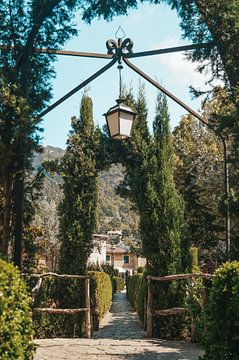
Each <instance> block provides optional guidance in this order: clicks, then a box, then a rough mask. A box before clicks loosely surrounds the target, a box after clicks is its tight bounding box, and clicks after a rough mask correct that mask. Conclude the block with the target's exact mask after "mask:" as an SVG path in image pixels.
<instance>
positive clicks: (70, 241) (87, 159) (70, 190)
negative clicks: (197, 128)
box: [59, 95, 99, 274]
mask: <svg viewBox="0 0 239 360" xmlns="http://www.w3.org/2000/svg"><path fill="white" fill-rule="evenodd" d="M98 143H99V132H98V131H95V130H94V124H93V111H92V101H91V99H90V98H89V97H88V96H86V95H84V96H83V98H82V101H81V108H80V117H79V119H78V118H76V117H73V118H72V131H71V132H70V137H69V139H68V142H67V149H66V153H65V156H64V157H63V160H62V175H63V181H64V183H63V190H64V198H63V201H62V203H61V205H60V239H61V242H62V245H61V250H60V262H59V268H60V271H61V272H63V273H68V274H84V273H85V271H86V265H87V259H88V256H89V255H90V251H91V248H92V233H93V231H94V229H95V226H96V214H97V197H98V195H97V191H98V188H97V187H98V182H97V171H96V151H97V147H98Z"/></svg>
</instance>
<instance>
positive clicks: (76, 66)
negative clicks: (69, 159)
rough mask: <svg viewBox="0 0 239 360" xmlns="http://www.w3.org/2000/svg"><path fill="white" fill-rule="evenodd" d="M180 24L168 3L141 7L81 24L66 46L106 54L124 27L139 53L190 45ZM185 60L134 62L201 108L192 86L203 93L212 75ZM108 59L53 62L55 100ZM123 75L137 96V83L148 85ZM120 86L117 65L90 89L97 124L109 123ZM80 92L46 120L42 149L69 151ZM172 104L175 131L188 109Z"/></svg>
mask: <svg viewBox="0 0 239 360" xmlns="http://www.w3.org/2000/svg"><path fill="white" fill-rule="evenodd" d="M179 21H180V20H179V19H178V17H177V14H176V12H175V11H172V10H171V9H170V8H169V7H168V6H166V5H152V4H151V5H150V4H143V5H140V6H139V7H138V9H136V10H132V11H130V12H129V14H128V16H120V17H115V18H114V19H113V21H111V22H106V21H104V20H94V21H93V22H92V23H91V25H87V24H84V23H83V22H81V21H79V23H78V25H77V26H78V28H79V30H80V32H79V35H78V37H76V38H74V39H72V40H70V41H69V42H68V43H67V44H66V45H65V49H67V50H75V51H87V52H100V53H106V46H105V43H106V41H107V40H108V39H111V38H115V33H116V31H117V29H118V26H119V25H121V26H122V28H123V29H124V32H125V33H126V37H130V38H131V39H132V40H133V42H134V48H133V50H134V51H135V52H138V51H143V50H151V49H159V48H164V47H171V46H180V45H183V44H189V43H190V41H186V40H182V39H181V30H180V27H179ZM184 57H185V56H184V54H183V53H175V54H165V55H158V56H153V57H152V56H151V57H144V58H141V59H132V62H133V63H135V64H136V65H137V66H139V67H140V68H141V69H142V70H143V71H145V72H146V73H148V74H149V75H150V76H151V77H153V78H154V79H157V80H158V81H160V82H161V83H162V84H163V86H165V87H166V88H167V89H168V90H170V91H171V92H172V93H174V94H175V95H176V96H178V97H179V98H180V99H182V100H183V101H184V102H186V103H187V104H188V105H190V106H191V107H193V108H194V109H199V108H200V100H192V98H191V95H190V93H189V85H193V86H194V87H197V88H198V87H199V88H203V89H204V88H205V86H204V82H205V79H206V78H207V76H208V75H207V76H206V75H201V74H199V73H197V72H196V71H195V68H196V65H195V64H191V63H190V62H188V61H186V60H185V59H184ZM107 61H109V60H107V59H88V58H76V57H63V56H61V57H60V56H59V59H58V61H57V62H56V63H55V69H56V73H57V75H56V79H54V80H53V99H52V102H54V101H56V100H57V99H59V98H60V97H61V96H62V95H64V94H65V93H67V92H68V91H69V90H71V89H72V88H74V87H75V86H77V85H78V84H79V83H80V82H81V81H83V80H85V79H86V78H88V77H89V76H90V75H92V74H93V73H94V72H95V71H97V70H98V69H99V68H101V67H102V66H104V64H106V63H107ZM122 77H123V81H124V83H125V84H126V85H127V86H132V87H133V90H134V93H135V94H137V90H138V86H139V82H140V81H141V82H142V83H145V82H144V80H140V79H139V76H138V75H137V74H134V73H133V72H132V71H131V70H130V69H127V68H126V67H124V69H123V70H122ZM145 86H146V98H147V103H148V108H149V117H148V121H149V126H150V127H151V125H152V120H153V116H154V108H155V99H156V96H157V90H156V89H154V88H153V86H152V85H150V84H146V83H145ZM118 87H119V84H118V70H117V65H115V66H114V67H113V68H111V69H110V70H108V71H107V72H106V73H105V74H103V75H101V76H100V77H99V78H97V79H96V80H94V81H93V82H92V83H91V84H90V85H89V87H88V94H89V96H90V97H91V98H92V100H93V104H94V121H95V123H96V124H99V125H100V126H102V125H103V124H104V123H105V119H104V117H103V116H102V114H103V113H104V112H105V111H107V110H108V109H109V108H110V107H111V106H113V105H114V104H115V99H117V97H118V93H119V89H118ZM82 93H83V91H80V92H78V93H77V94H75V95H74V96H72V97H71V98H70V99H68V100H67V101H66V102H65V103H63V104H61V105H59V106H58V107H57V108H56V109H54V110H53V111H52V112H51V113H49V114H48V115H46V116H45V117H44V119H43V122H42V127H43V129H44V133H43V140H42V143H43V145H52V146H58V147H61V148H64V147H65V143H66V140H67V136H68V133H69V130H70V119H71V116H73V115H78V114H79V105H80V100H81V96H82ZM168 104H169V111H170V115H171V128H172V129H173V128H174V127H175V125H177V123H178V121H179V120H180V117H181V116H182V115H183V114H185V111H184V110H183V109H181V108H180V107H179V106H178V105H177V104H174V103H173V102H172V101H171V100H169V101H168Z"/></svg>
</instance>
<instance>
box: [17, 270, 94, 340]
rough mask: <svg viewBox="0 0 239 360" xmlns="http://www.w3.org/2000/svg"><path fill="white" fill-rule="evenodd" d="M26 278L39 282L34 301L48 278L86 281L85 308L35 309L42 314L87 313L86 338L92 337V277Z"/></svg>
mask: <svg viewBox="0 0 239 360" xmlns="http://www.w3.org/2000/svg"><path fill="white" fill-rule="evenodd" d="M23 275H24V276H26V277H30V278H37V279H38V282H37V284H36V286H35V287H34V288H33V289H32V295H33V299H35V297H36V295H37V293H38V292H39V291H40V288H41V286H42V281H43V279H44V278H46V277H55V278H59V279H85V307H83V308H76V309H57V308H33V311H34V312H42V313H49V314H67V315H72V314H78V313H81V312H85V336H86V338H90V337H91V316H90V277H89V276H85V275H68V274H56V273H51V272H49V273H43V274H23Z"/></svg>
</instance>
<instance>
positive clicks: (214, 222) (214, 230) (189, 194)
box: [173, 116, 224, 250]
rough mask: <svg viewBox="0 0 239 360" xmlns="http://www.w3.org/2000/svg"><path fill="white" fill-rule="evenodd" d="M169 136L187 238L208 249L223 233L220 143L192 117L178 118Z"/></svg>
mask: <svg viewBox="0 0 239 360" xmlns="http://www.w3.org/2000/svg"><path fill="white" fill-rule="evenodd" d="M173 137H174V147H175V153H176V156H175V166H174V177H175V182H176V184H177V188H178V189H179V191H180V193H181V195H182V196H183V199H184V203H185V217H186V220H187V229H188V236H189V237H190V239H191V243H192V244H193V245H194V246H196V247H201V248H202V249H210V250H212V249H214V248H215V247H216V246H217V245H218V239H219V238H222V237H223V232H224V218H223V216H222V214H221V213H220V211H219V201H220V198H221V194H223V192H224V190H223V161H222V149H221V144H220V143H219V141H218V138H217V137H216V136H215V135H214V134H213V133H212V132H211V131H208V130H207V129H206V128H205V127H203V126H202V124H200V123H199V122H198V121H196V120H195V119H193V118H192V116H185V117H183V118H182V119H181V121H180V124H179V125H178V126H177V127H176V128H175V130H174V132H173Z"/></svg>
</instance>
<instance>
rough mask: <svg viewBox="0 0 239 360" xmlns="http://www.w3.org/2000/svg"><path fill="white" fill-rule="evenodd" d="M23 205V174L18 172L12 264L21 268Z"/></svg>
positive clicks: (15, 193)
mask: <svg viewBox="0 0 239 360" xmlns="http://www.w3.org/2000/svg"><path fill="white" fill-rule="evenodd" d="M23 205H24V174H23V171H21V172H19V173H18V174H17V176H16V181H15V192H14V213H15V221H14V265H15V266H18V268H19V269H21V266H22V241H23Z"/></svg>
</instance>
